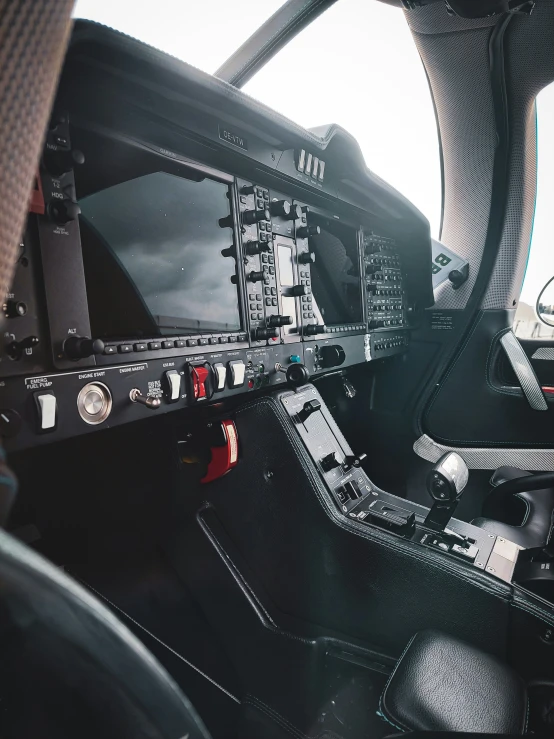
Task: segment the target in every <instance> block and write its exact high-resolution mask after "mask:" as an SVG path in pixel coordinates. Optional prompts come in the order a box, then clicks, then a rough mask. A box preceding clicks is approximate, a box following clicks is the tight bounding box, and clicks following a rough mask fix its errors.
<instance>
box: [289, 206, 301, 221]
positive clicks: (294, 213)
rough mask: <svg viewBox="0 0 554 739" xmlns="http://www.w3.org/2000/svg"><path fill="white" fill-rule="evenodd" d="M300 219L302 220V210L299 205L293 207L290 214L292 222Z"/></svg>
mask: <svg viewBox="0 0 554 739" xmlns="http://www.w3.org/2000/svg"><path fill="white" fill-rule="evenodd" d="M299 218H302V208H301V207H300V206H299V205H293V206H292V210H291V212H290V220H291V221H297V220H298V219H299Z"/></svg>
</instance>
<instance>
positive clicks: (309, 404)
mask: <svg viewBox="0 0 554 739" xmlns="http://www.w3.org/2000/svg"><path fill="white" fill-rule="evenodd" d="M320 410H321V403H320V402H319V400H317V399H316V398H314V399H313V400H307V401H306V402H305V403H304V405H303V406H302V410H301V411H300V413H299V414H298V419H299V421H300V422H301V423H304V421H306V420H307V419H308V418H309V417H310V416H311V415H312V413H315V412H316V411H320Z"/></svg>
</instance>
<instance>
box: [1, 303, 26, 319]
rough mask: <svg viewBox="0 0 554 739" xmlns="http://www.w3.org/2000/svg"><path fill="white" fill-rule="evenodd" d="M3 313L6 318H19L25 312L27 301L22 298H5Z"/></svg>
mask: <svg viewBox="0 0 554 739" xmlns="http://www.w3.org/2000/svg"><path fill="white" fill-rule="evenodd" d="M4 313H5V314H6V317H7V318H21V317H22V316H24V315H26V313H27V303H24V302H23V301H22V300H6V302H5V303H4Z"/></svg>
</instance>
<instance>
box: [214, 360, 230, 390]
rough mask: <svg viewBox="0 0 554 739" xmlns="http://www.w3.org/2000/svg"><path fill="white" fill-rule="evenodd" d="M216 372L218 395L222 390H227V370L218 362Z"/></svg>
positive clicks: (215, 367)
mask: <svg viewBox="0 0 554 739" xmlns="http://www.w3.org/2000/svg"><path fill="white" fill-rule="evenodd" d="M214 372H215V391H216V393H220V392H221V391H222V390H225V377H226V375H227V370H226V369H225V365H224V364H221V362H216V364H214Z"/></svg>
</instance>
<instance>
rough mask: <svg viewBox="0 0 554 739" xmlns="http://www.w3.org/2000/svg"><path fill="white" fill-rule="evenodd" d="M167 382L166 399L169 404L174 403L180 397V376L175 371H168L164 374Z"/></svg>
mask: <svg viewBox="0 0 554 739" xmlns="http://www.w3.org/2000/svg"><path fill="white" fill-rule="evenodd" d="M165 379H166V380H167V387H168V394H167V399H168V401H169V402H170V403H176V402H177V401H178V400H179V398H180V397H181V375H180V374H179V372H177V370H168V371H167V372H166V373H165Z"/></svg>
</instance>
